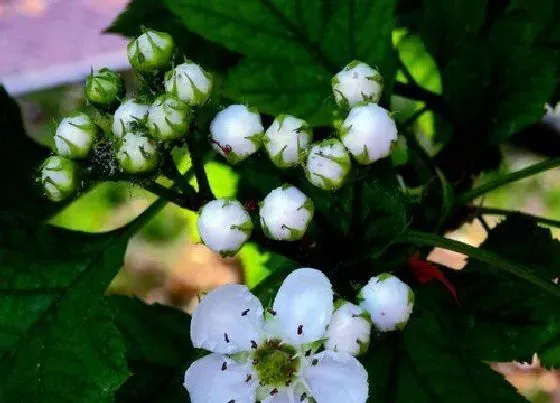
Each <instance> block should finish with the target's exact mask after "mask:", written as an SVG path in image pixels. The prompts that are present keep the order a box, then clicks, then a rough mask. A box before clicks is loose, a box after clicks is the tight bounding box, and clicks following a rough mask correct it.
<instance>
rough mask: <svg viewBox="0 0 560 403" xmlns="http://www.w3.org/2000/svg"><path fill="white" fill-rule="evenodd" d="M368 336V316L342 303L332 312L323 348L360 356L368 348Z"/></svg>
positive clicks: (347, 303)
mask: <svg viewBox="0 0 560 403" xmlns="http://www.w3.org/2000/svg"><path fill="white" fill-rule="evenodd" d="M370 334H371V320H370V319H369V314H368V313H367V312H366V311H365V310H364V309H363V308H361V307H359V306H357V305H354V304H351V303H350V302H344V303H343V304H342V305H341V306H340V307H338V308H337V309H336V311H334V314H333V317H332V320H331V323H330V324H329V329H328V330H327V341H326V342H325V348H326V349H328V350H333V351H343V352H346V353H350V354H352V355H358V354H362V353H364V352H366V351H367V349H368V347H369V338H370Z"/></svg>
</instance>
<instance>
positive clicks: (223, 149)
mask: <svg viewBox="0 0 560 403" xmlns="http://www.w3.org/2000/svg"><path fill="white" fill-rule="evenodd" d="M263 132H264V127H263V125H262V123H261V117H260V115H259V114H258V113H257V112H255V111H253V110H251V109H249V108H247V107H246V106H244V105H231V106H228V107H227V108H225V109H223V110H221V111H220V112H218V114H217V115H216V117H215V118H214V119H213V120H212V123H211V124H210V142H211V143H212V148H214V150H216V151H217V152H218V153H220V154H221V155H223V156H224V157H225V158H226V159H227V160H228V162H229V163H230V164H236V163H238V162H240V161H243V160H244V159H245V158H247V157H248V156H250V155H252V154H254V153H256V152H257V150H258V149H259V147H260V146H261V143H262V137H263Z"/></svg>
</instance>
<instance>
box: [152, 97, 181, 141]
mask: <svg viewBox="0 0 560 403" xmlns="http://www.w3.org/2000/svg"><path fill="white" fill-rule="evenodd" d="M190 120H191V110H190V108H189V106H188V105H187V104H186V103H185V102H183V101H181V100H180V99H179V98H176V97H175V96H173V95H170V94H166V95H162V96H160V97H158V98H156V100H155V101H154V103H153V104H152V106H151V107H150V109H149V111H148V121H147V127H148V132H149V133H150V135H151V136H152V137H153V138H155V139H157V140H172V139H176V138H178V137H181V136H184V135H186V134H187V130H188V128H189V125H190Z"/></svg>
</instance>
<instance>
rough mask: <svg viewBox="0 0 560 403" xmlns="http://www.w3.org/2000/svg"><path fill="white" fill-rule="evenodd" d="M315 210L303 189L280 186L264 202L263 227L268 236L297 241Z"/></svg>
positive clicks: (261, 217) (260, 211)
mask: <svg viewBox="0 0 560 403" xmlns="http://www.w3.org/2000/svg"><path fill="white" fill-rule="evenodd" d="M313 212H314V207H313V202H312V201H311V199H310V198H309V197H307V196H306V195H305V194H304V193H303V192H302V191H301V190H299V189H298V188H296V187H295V186H291V185H283V186H279V187H277V188H276V189H274V190H273V191H272V192H270V193H269V194H268V195H266V197H265V198H264V201H263V202H262V205H261V208H260V210H259V215H260V221H261V227H262V229H263V231H264V234H265V236H266V237H267V238H270V239H275V240H277V241H297V240H299V239H301V238H303V235H304V234H305V231H306V230H307V227H308V226H309V223H310V222H311V219H312V218H313Z"/></svg>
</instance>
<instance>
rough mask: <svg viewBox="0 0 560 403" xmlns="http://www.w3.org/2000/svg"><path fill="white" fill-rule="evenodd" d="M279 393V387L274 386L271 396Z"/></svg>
mask: <svg viewBox="0 0 560 403" xmlns="http://www.w3.org/2000/svg"><path fill="white" fill-rule="evenodd" d="M277 393H278V389H276V388H274V389H272V390H271V391H270V396H275V395H276V394H277Z"/></svg>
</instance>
